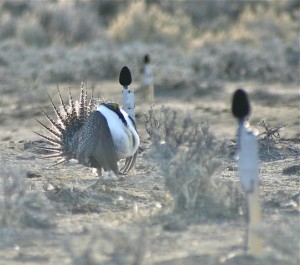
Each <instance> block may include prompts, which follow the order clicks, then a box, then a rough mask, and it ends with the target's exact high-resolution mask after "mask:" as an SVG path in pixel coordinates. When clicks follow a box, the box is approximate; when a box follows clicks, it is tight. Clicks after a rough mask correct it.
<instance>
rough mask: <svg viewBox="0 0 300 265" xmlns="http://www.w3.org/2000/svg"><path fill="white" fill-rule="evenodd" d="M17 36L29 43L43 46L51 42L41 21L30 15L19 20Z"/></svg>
mask: <svg viewBox="0 0 300 265" xmlns="http://www.w3.org/2000/svg"><path fill="white" fill-rule="evenodd" d="M17 36H19V38H20V39H21V40H23V41H24V43H26V44H28V45H33V46H37V47H43V46H46V45H47V44H49V39H48V37H47V35H46V32H45V31H44V30H43V28H42V27H41V25H40V24H39V21H38V20H37V19H36V18H35V17H31V16H29V15H27V16H26V18H23V19H22V21H19V24H18V29H17Z"/></svg>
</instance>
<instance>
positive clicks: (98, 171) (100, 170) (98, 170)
mask: <svg viewBox="0 0 300 265" xmlns="http://www.w3.org/2000/svg"><path fill="white" fill-rule="evenodd" d="M100 177H102V167H100V168H97V179H98V180H99V178H100Z"/></svg>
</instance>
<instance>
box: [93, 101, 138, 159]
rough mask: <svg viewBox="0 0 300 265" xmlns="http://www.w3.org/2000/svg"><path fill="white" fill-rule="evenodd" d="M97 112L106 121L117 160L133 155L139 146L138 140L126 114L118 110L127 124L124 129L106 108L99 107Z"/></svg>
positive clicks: (116, 117) (114, 115)
mask: <svg viewBox="0 0 300 265" xmlns="http://www.w3.org/2000/svg"><path fill="white" fill-rule="evenodd" d="M97 111H99V112H100V113H101V114H102V115H103V116H104V117H105V118H106V120H107V124H108V127H109V130H110V133H111V136H112V139H113V143H114V147H115V150H116V153H117V156H118V158H120V159H121V158H126V157H130V156H132V155H134V153H135V152H136V151H137V149H138V147H139V145H140V139H139V136H138V134H137V132H136V130H135V128H134V126H133V123H132V121H131V120H130V118H129V117H128V114H127V113H126V112H125V111H124V110H122V109H120V111H121V113H122V114H123V116H124V118H125V120H126V122H127V124H128V127H126V126H125V125H124V123H123V122H122V120H121V119H120V118H119V116H118V115H117V114H116V113H115V112H114V111H112V110H110V109H109V108H107V107H106V106H104V105H100V106H99V107H98V108H97Z"/></svg>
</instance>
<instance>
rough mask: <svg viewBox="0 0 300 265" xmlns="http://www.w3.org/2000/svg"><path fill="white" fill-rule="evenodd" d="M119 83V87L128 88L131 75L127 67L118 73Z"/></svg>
mask: <svg viewBox="0 0 300 265" xmlns="http://www.w3.org/2000/svg"><path fill="white" fill-rule="evenodd" d="M119 82H120V84H121V86H129V85H130V84H131V73H130V70H129V68H128V67H127V66H124V67H123V68H122V70H121V72H120V76H119Z"/></svg>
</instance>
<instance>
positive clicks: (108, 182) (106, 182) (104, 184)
mask: <svg viewBox="0 0 300 265" xmlns="http://www.w3.org/2000/svg"><path fill="white" fill-rule="evenodd" d="M109 173H110V172H108V174H109ZM109 175H110V174H109ZM96 178H97V180H96V182H95V183H94V184H92V185H91V186H90V188H93V189H101V190H103V189H104V190H105V189H106V188H112V187H115V186H116V183H115V180H116V179H112V178H111V177H107V176H106V177H104V176H102V168H97V177H96Z"/></svg>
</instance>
